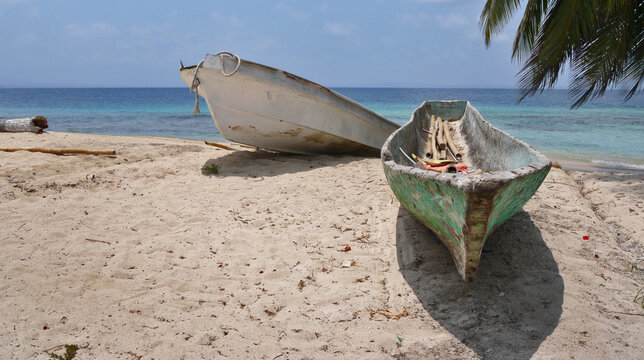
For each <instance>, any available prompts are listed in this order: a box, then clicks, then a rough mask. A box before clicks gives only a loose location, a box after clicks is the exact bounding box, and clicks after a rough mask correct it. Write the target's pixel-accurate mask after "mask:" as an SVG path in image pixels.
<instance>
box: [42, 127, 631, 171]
mask: <svg viewBox="0 0 644 360" xmlns="http://www.w3.org/2000/svg"><path fill="white" fill-rule="evenodd" d="M47 133H59V134H79V135H97V136H115V137H118V136H125V137H134V138H136V137H140V138H154V139H159V140H163V139H168V140H184V141H194V142H201V143H203V142H204V141H213V142H217V143H220V144H224V145H230V144H232V145H235V144H238V143H235V142H233V141H230V140H227V139H225V138H223V137H216V136H215V137H210V138H208V139H206V138H204V139H197V138H180V137H167V136H154V135H112V134H92V133H77V132H62V131H46V130H45V131H44V132H43V134H47ZM245 146H250V145H243V146H242V147H245ZM538 151H540V152H542V153H543V154H545V155H546V157H548V158H549V159H550V160H551V161H552V163H553V164H555V163H558V164H559V165H560V166H561V168H562V169H563V170H567V171H581V172H599V173H620V174H638V175H640V174H644V168H643V169H639V168H634V167H629V166H607V165H600V164H596V163H593V162H592V161H582V160H571V159H570V158H569V157H567V156H566V155H564V154H557V153H548V152H544V151H541V150H538Z"/></svg>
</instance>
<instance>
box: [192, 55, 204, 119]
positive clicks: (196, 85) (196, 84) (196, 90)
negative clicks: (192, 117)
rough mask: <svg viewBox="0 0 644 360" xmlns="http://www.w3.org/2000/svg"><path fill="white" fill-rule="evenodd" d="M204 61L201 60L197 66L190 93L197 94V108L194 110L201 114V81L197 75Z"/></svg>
mask: <svg viewBox="0 0 644 360" xmlns="http://www.w3.org/2000/svg"><path fill="white" fill-rule="evenodd" d="M204 61H205V59H204V60H201V61H200V62H199V64H197V67H196V68H195V74H194V75H193V76H192V84H191V85H190V92H194V93H195V108H194V110H192V112H193V113H195V114H199V113H201V111H199V84H200V82H199V79H198V78H197V73H198V72H199V68H200V67H201V65H202V64H203V62H204Z"/></svg>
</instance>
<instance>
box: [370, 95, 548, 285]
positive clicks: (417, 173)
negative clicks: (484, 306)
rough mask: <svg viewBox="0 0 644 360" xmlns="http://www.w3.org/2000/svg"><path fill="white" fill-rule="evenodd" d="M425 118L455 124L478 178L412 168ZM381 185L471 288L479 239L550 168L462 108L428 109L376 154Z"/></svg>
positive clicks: (458, 104)
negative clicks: (439, 247)
mask: <svg viewBox="0 0 644 360" xmlns="http://www.w3.org/2000/svg"><path fill="white" fill-rule="evenodd" d="M429 114H434V115H436V116H440V117H442V118H443V119H444V120H450V121H459V122H460V124H459V125H460V129H459V130H460V133H461V136H462V138H463V141H464V142H465V143H466V144H467V147H468V152H469V154H470V162H471V164H470V167H474V168H478V169H481V170H485V171H484V172H482V173H480V174H472V173H470V174H462V173H457V174H450V173H437V172H433V171H427V170H423V169H419V168H415V167H413V165H412V164H411V163H410V162H409V161H408V160H407V159H406V158H405V157H404V155H403V154H402V153H401V151H400V149H401V148H402V149H403V150H404V151H405V152H406V153H407V154H411V153H416V154H423V149H424V148H425V142H424V141H425V140H424V138H425V137H426V135H425V134H424V133H423V131H422V128H423V127H424V128H428V126H427V122H428V118H429V116H428V115H429ZM381 158H382V163H383V166H384V170H385V175H386V177H387V181H388V182H389V185H390V186H391V189H392V190H393V192H394V194H395V195H396V197H397V198H398V200H399V201H400V203H401V205H402V206H403V207H404V208H405V209H406V210H407V211H408V212H409V213H410V214H412V215H413V216H414V217H415V218H416V219H418V220H419V221H420V222H421V223H423V224H424V225H425V226H427V227H428V228H429V229H431V230H432V231H434V233H436V235H437V236H438V237H439V238H440V239H441V240H442V242H443V243H444V244H445V246H447V248H448V249H449V251H450V253H451V255H452V257H453V259H454V262H455V263H456V267H457V269H458V271H459V273H460V274H461V276H462V277H463V279H464V280H466V281H473V280H474V278H475V272H476V269H477V268H478V265H479V260H480V257H481V250H482V249H483V245H484V243H485V240H486V239H487V237H488V236H489V235H490V234H491V233H492V232H494V230H495V229H496V228H498V227H499V226H500V225H501V224H502V223H503V222H505V221H506V220H507V219H509V218H510V217H511V216H512V215H514V214H515V213H516V212H517V211H518V210H519V209H521V207H522V206H523V205H524V204H525V203H526V202H527V201H528V200H529V199H530V197H531V196H532V195H534V193H535V192H536V191H537V189H538V188H539V186H540V185H541V183H542V182H543V180H544V178H545V177H546V175H547V174H548V172H549V171H550V166H551V163H550V161H549V160H548V159H547V158H546V157H545V156H543V155H542V154H540V153H539V152H537V151H536V150H535V149H533V148H532V147H531V146H529V145H528V144H526V143H524V142H522V141H520V140H518V139H516V138H514V137H512V136H511V135H509V134H507V133H505V132H503V131H501V130H499V129H497V128H495V127H494V126H492V125H491V124H490V123H488V122H487V121H485V120H484V119H483V117H482V116H481V115H480V114H479V112H478V111H477V110H476V109H474V107H472V106H471V105H470V104H469V102H467V101H431V102H425V103H423V105H421V106H420V107H419V108H418V109H416V110H415V111H414V113H413V115H412V117H411V120H410V121H409V122H408V123H407V124H405V125H403V126H402V127H401V128H400V129H398V130H397V131H395V132H394V133H393V134H391V136H390V137H389V138H388V139H387V141H386V142H385V145H384V146H383V148H382V152H381Z"/></svg>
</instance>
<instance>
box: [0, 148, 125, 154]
mask: <svg viewBox="0 0 644 360" xmlns="http://www.w3.org/2000/svg"><path fill="white" fill-rule="evenodd" d="M0 151H7V152H15V151H29V152H41V153H47V154H55V155H67V154H84V155H116V151H114V150H87V149H45V148H0Z"/></svg>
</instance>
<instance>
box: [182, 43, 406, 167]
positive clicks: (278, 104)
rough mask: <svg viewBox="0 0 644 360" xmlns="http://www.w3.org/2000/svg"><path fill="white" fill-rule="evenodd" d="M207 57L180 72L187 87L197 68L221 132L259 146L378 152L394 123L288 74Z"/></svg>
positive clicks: (201, 90) (301, 151) (309, 151)
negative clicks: (229, 71) (200, 62)
mask: <svg viewBox="0 0 644 360" xmlns="http://www.w3.org/2000/svg"><path fill="white" fill-rule="evenodd" d="M239 62H240V64H239V69H238V71H237V72H236V73H235V74H233V75H231V76H224V75H223V74H222V68H225V69H226V70H228V69H233V68H235V66H236V64H237V60H236V59H235V58H231V57H220V56H214V55H207V56H206V59H205V60H204V62H203V65H202V66H201V67H199V69H198V70H197V67H189V68H184V69H182V70H181V76H182V78H183V80H184V82H185V83H186V84H187V85H188V86H191V84H192V81H193V78H194V73H195V71H197V79H198V83H199V85H198V88H197V90H198V94H199V95H200V96H202V97H203V98H204V99H205V100H206V103H207V104H208V108H209V110H210V113H211V115H212V118H213V120H214V122H215V125H216V126H217V129H218V130H219V132H220V133H221V134H222V136H223V137H224V138H226V139H228V140H231V141H235V142H239V143H243V144H248V145H253V146H256V147H259V148H264V149H269V150H275V151H282V152H289V153H297V154H318V153H332V154H334V153H358V154H365V155H378V154H379V152H380V148H381V147H382V144H383V143H384V141H385V140H386V139H387V137H388V136H389V135H390V134H391V132H393V131H394V130H395V129H397V128H398V127H399V126H398V125H397V124H395V123H393V122H391V121H389V120H387V119H385V118H383V117H381V116H379V115H377V114H376V113H374V112H372V111H370V110H368V109H366V108H364V107H363V106H361V105H359V104H357V103H355V102H353V101H351V100H349V99H347V98H345V97H343V96H342V95H340V94H337V93H335V92H333V91H331V90H329V89H327V88H325V87H323V86H321V85H318V84H315V83H313V82H310V81H308V80H305V79H302V78H300V77H297V76H295V75H293V74H290V73H288V72H285V71H282V70H279V69H275V68H271V67H268V66H265V65H261V64H257V63H253V62H250V61H246V60H241V59H240V60H239Z"/></svg>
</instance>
